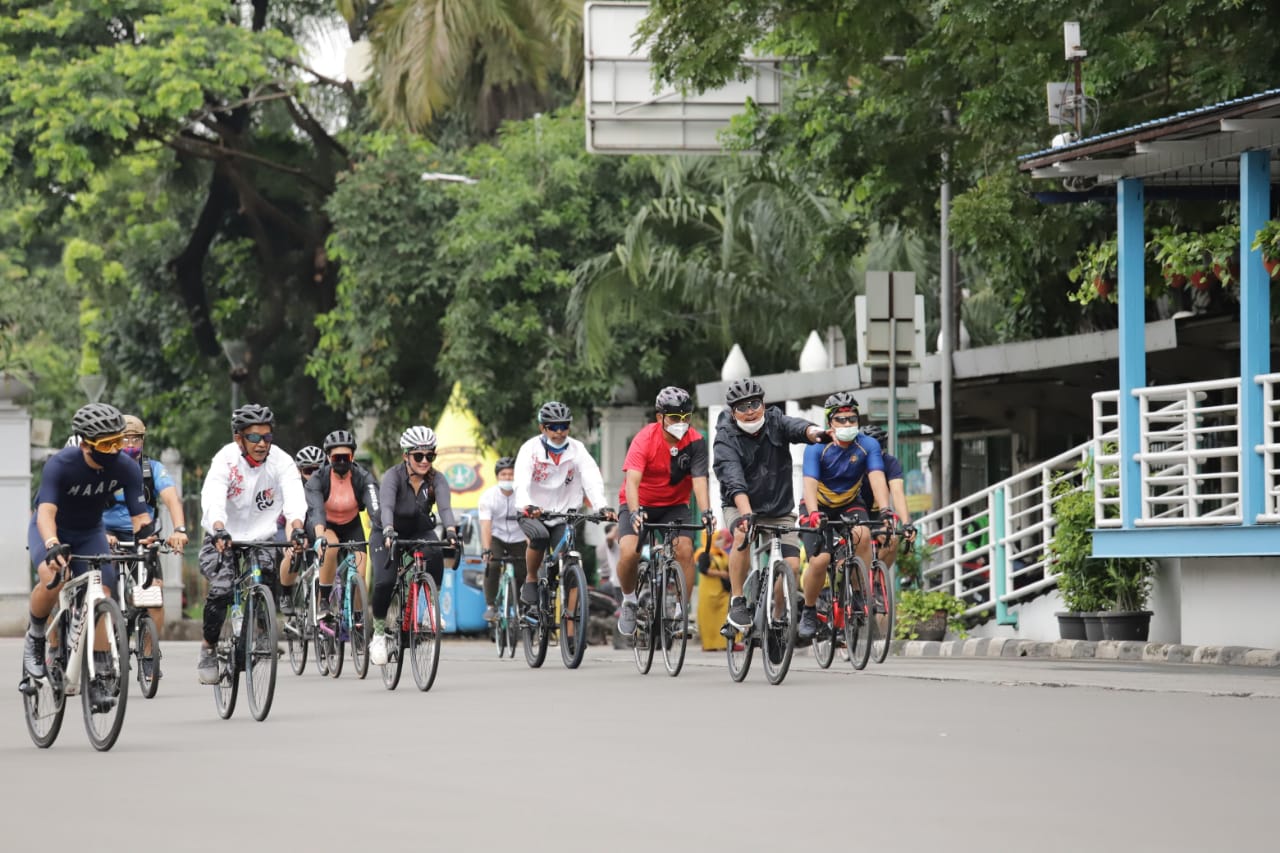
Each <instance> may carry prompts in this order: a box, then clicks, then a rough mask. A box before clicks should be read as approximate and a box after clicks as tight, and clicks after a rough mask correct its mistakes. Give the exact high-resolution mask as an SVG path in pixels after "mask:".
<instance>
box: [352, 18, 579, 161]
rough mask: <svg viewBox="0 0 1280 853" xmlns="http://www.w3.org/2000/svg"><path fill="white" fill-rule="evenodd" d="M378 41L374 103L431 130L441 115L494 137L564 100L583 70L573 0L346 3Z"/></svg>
mask: <svg viewBox="0 0 1280 853" xmlns="http://www.w3.org/2000/svg"><path fill="white" fill-rule="evenodd" d="M338 7H339V9H340V10H341V11H342V14H343V16H344V17H345V18H346V19H347V22H348V26H349V29H350V30H351V33H352V36H353V38H354V37H359V36H360V35H362V34H365V33H367V34H368V35H369V37H370V42H371V45H372V47H373V71H374V75H375V78H376V81H377V83H376V86H375V94H374V105H375V107H376V109H377V111H378V113H379V114H380V115H381V116H382V117H383V118H384V119H385V120H386V121H388V122H389V123H390V124H393V125H396V126H400V127H405V128H408V129H410V130H414V131H422V130H425V129H426V128H427V127H428V126H430V125H432V124H433V123H435V122H436V121H437V120H438V119H439V117H440V116H441V115H442V114H448V115H451V116H452V117H453V118H454V119H455V120H461V121H462V122H463V123H464V124H465V125H467V126H468V127H470V128H473V129H474V130H475V131H476V132H477V133H479V134H480V135H481V136H489V135H491V134H492V133H493V132H494V131H495V130H497V128H498V126H499V125H500V124H501V123H502V122H503V121H505V120H508V119H522V118H528V117H529V116H532V115H533V114H534V113H535V112H539V111H546V110H549V109H551V108H553V107H554V106H557V105H560V104H563V103H565V98H564V95H565V93H566V92H568V93H572V92H575V91H576V90H577V88H578V84H579V81H580V78H581V76H582V4H581V3H577V2H573V0H471V2H457V0H339V3H338Z"/></svg>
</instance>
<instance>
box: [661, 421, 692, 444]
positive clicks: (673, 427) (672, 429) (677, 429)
mask: <svg viewBox="0 0 1280 853" xmlns="http://www.w3.org/2000/svg"><path fill="white" fill-rule="evenodd" d="M663 429H665V430H666V431H667V432H669V433H671V434H672V435H674V436H675V437H676V441H679V440H680V439H682V438H684V434H685V433H686V432H688V431H689V425H688V424H687V423H684V422H683V421H681V422H680V423H675V424H667V425H666V426H664V427H663Z"/></svg>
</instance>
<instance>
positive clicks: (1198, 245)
mask: <svg viewBox="0 0 1280 853" xmlns="http://www.w3.org/2000/svg"><path fill="white" fill-rule="evenodd" d="M1147 248H1148V249H1150V250H1151V253H1152V255H1153V256H1154V258H1155V261H1156V263H1157V264H1159V266H1160V273H1161V275H1163V276H1164V280H1165V283H1166V284H1168V285H1169V287H1171V288H1173V289H1174V290H1181V289H1182V288H1184V287H1186V286H1187V285H1188V284H1190V285H1191V286H1192V287H1194V288H1197V289H1202V290H1207V289H1208V287H1209V282H1210V278H1211V276H1212V275H1213V272H1212V269H1211V268H1210V265H1209V263H1208V262H1207V261H1206V258H1205V255H1206V245H1205V239H1204V235H1203V234H1196V233H1192V232H1188V231H1179V230H1177V229H1176V228H1174V227H1173V226H1172V225H1168V226H1165V227H1164V228H1158V229H1156V231H1155V232H1153V233H1152V235H1151V240H1150V242H1148V243H1147Z"/></svg>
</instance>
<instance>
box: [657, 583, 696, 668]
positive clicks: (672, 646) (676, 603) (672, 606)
mask: <svg viewBox="0 0 1280 853" xmlns="http://www.w3.org/2000/svg"><path fill="white" fill-rule="evenodd" d="M662 577H663V582H662V601H661V609H659V610H658V614H659V615H660V617H661V627H660V630H659V634H660V636H661V639H662V662H663V663H664V664H665V665H666V667H667V675H670V676H672V677H675V676H677V675H679V674H680V670H681V669H682V668H684V653H685V649H686V648H687V646H688V644H689V601H688V599H687V598H685V588H684V569H682V568H681V567H680V564H679V563H676V562H674V561H668V563H667V565H666V566H665V567H664V568H663V570H662Z"/></svg>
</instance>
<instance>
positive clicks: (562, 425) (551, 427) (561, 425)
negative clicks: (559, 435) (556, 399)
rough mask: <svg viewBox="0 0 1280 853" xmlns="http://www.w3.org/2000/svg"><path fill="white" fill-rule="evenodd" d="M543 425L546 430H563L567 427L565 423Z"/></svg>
mask: <svg viewBox="0 0 1280 853" xmlns="http://www.w3.org/2000/svg"><path fill="white" fill-rule="evenodd" d="M543 426H544V427H545V428H546V430H547V432H565V431H566V430H568V429H569V425H568V424H567V423H554V424H543Z"/></svg>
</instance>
